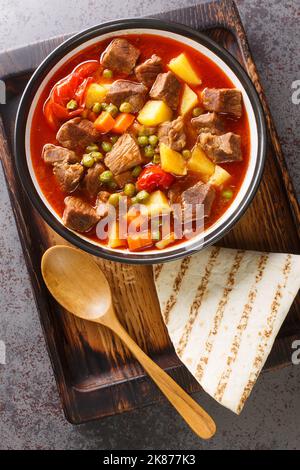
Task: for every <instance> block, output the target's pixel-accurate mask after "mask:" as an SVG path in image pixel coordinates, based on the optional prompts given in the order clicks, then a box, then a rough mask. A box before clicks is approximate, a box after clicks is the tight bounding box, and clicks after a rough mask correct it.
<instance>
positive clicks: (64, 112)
mask: <svg viewBox="0 0 300 470" xmlns="http://www.w3.org/2000/svg"><path fill="white" fill-rule="evenodd" d="M52 112H53V113H54V115H55V116H56V117H57V118H58V119H72V118H74V117H76V116H79V115H80V114H81V113H82V108H78V109H74V111H69V110H68V109H67V108H66V107H65V106H61V105H60V104H57V103H54V102H53V103H52Z"/></svg>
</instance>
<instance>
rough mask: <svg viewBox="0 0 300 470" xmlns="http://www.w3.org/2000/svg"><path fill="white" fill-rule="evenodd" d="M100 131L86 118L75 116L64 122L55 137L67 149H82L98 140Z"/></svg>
mask: <svg viewBox="0 0 300 470" xmlns="http://www.w3.org/2000/svg"><path fill="white" fill-rule="evenodd" d="M99 137H100V133H99V132H98V131H97V130H96V129H95V127H94V125H93V123H92V122H91V121H89V120H88V119H81V118H80V117H76V118H74V119H70V120H69V121H67V122H65V123H64V124H63V125H62V126H61V127H60V129H59V131H58V133H57V135H56V139H57V140H58V142H59V143H60V144H61V145H62V146H63V147H66V148H68V149H71V150H73V149H84V148H85V147H87V146H88V145H90V144H92V143H93V142H96V141H97V140H99Z"/></svg>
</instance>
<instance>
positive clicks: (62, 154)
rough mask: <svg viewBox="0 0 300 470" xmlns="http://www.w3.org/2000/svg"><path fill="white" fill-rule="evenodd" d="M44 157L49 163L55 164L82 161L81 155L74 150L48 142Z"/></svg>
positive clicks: (45, 146) (43, 152) (44, 148)
mask: <svg viewBox="0 0 300 470" xmlns="http://www.w3.org/2000/svg"><path fill="white" fill-rule="evenodd" d="M42 158H43V160H44V162H45V163H47V164H48V165H54V163H62V162H64V161H65V162H68V163H77V162H79V161H80V157H78V156H77V155H76V153H75V152H73V150H68V149H65V148H64V147H59V146H58V145H53V144H46V145H44V147H43V151H42Z"/></svg>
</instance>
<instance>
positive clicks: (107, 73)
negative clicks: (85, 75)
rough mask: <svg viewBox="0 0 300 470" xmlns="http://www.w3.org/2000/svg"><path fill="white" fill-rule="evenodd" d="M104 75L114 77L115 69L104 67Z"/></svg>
mask: <svg viewBox="0 0 300 470" xmlns="http://www.w3.org/2000/svg"><path fill="white" fill-rule="evenodd" d="M102 75H103V77H104V78H112V77H113V71H112V70H110V69H104V70H103V72H102Z"/></svg>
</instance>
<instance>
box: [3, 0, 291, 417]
mask: <svg viewBox="0 0 300 470" xmlns="http://www.w3.org/2000/svg"><path fill="white" fill-rule="evenodd" d="M157 16H158V17H160V18H165V19H167V20H171V21H175V22H178V23H184V24H187V25H189V26H191V27H193V28H195V29H198V30H201V31H205V32H206V33H207V34H208V35H209V36H211V37H212V38H213V39H214V40H215V41H217V42H218V43H219V44H221V45H223V46H224V47H225V48H226V49H227V50H228V51H229V52H231V54H233V55H234V56H235V57H236V58H237V59H238V60H239V62H240V63H241V64H242V65H243V67H244V68H245V69H246V70H247V72H248V74H249V75H250V77H251V79H252V81H253V83H254V84H255V86H256V89H257V91H258V92H259V94H260V98H261V101H262V104H263V107H264V111H265V115H266V119H267V124H268V129H269V146H268V156H267V163H266V168H265V173H264V177H263V181H262V183H261V186H260V189H259V191H258V193H257V195H256V197H255V199H254V201H253V202H252V204H251V207H250V208H249V209H248V210H247V212H246V214H245V215H244V216H243V218H242V219H241V220H240V222H239V223H238V224H237V225H236V226H235V228H234V229H233V230H232V231H231V232H230V233H229V234H228V235H227V236H226V237H225V238H224V239H223V240H222V241H221V242H220V244H221V245H222V246H228V247H235V248H245V249H256V250H267V251H275V252H292V253H300V243H299V227H300V224H299V221H300V215H299V207H298V204H297V200H296V197H295V194H294V191H293V188H292V184H291V181H290V179H289V175H288V172H287V169H286V164H285V161H284V157H283V155H282V152H281V148H280V144H279V141H278V137H277V134H276V131H275V129H274V125H273V121H272V118H271V115H270V111H269V108H268V105H267V102H266V99H265V96H264V93H263V90H262V87H261V84H260V81H259V77H258V75H257V70H256V67H255V64H254V62H253V59H252V57H251V54H250V51H249V46H248V43H247V39H246V36H245V32H244V29H243V26H242V23H241V20H240V17H239V14H238V11H237V9H236V6H235V4H234V2H232V1H225V0H223V1H220V2H213V3H206V4H201V5H197V6H194V7H190V8H185V9H182V10H175V11H171V12H168V13H164V14H161V15H157ZM96 21H97V19H96V18H95V22H96ZM99 22H101V18H99ZM64 39H66V37H58V38H54V39H50V40H48V41H43V42H39V43H36V44H33V45H29V46H26V47H23V48H19V49H16V50H12V51H9V52H6V53H2V54H0V78H2V79H3V80H4V81H5V83H6V86H7V104H6V105H0V113H1V118H2V119H1V121H0V153H1V159H2V164H3V168H4V172H5V177H6V181H7V185H8V189H9V193H10V198H11V203H12V207H13V211H14V215H15V219H16V223H17V226H18V230H19V236H20V240H21V243H22V246H23V250H24V257H25V259H26V263H27V267H28V270H29V274H30V277H31V282H32V286H33V290H34V293H35V298H36V303H37V307H38V311H39V314H40V319H41V323H42V326H43V329H44V334H45V338H46V342H47V346H48V351H49V354H50V358H51V361H52V365H53V370H54V373H55V377H56V380H57V384H58V388H59V392H60V396H61V400H62V404H63V408H64V411H65V414H66V417H67V419H68V420H69V421H71V422H72V423H82V422H85V421H89V420H91V419H97V418H101V417H103V416H107V415H112V414H116V413H121V412H123V411H127V410H131V409H134V408H136V407H139V406H142V405H146V404H150V403H152V402H155V401H156V400H158V399H161V398H162V397H161V394H160V392H159V391H158V389H157V388H156V387H155V385H153V383H152V382H151V381H150V380H149V379H148V378H147V377H146V376H145V375H144V372H143V370H142V369H141V367H140V366H139V364H137V362H136V361H135V360H134V359H133V358H132V357H131V355H130V354H129V352H128V351H127V350H126V349H125V348H124V347H123V345H122V344H121V342H120V341H119V340H118V339H117V338H115V337H114V336H113V335H112V334H111V333H110V332H109V331H108V330H105V329H104V328H101V327H97V326H94V325H92V324H88V323H84V322H83V321H81V320H79V319H76V318H74V317H73V316H71V315H67V316H66V315H64V314H62V309H61V307H60V306H59V305H58V304H57V303H56V302H55V301H54V300H53V299H52V298H51V296H50V295H49V294H48V292H47V290H46V288H45V286H44V284H43V280H42V278H41V272H40V260H41V256H42V254H43V252H44V251H45V250H46V249H47V248H48V247H50V246H52V245H54V244H57V243H66V242H64V240H63V239H62V238H60V237H59V236H58V235H57V234H56V233H55V232H53V230H51V229H50V228H49V227H48V226H47V225H46V224H45V223H44V222H43V220H42V219H41V217H40V216H39V215H38V213H37V212H36V211H35V210H34V209H33V208H32V207H31V205H30V203H29V201H28V199H27V197H26V195H25V194H24V192H23V190H22V187H21V184H20V181H18V178H17V175H16V172H15V168H14V165H13V159H12V145H11V142H12V135H13V126H14V121H15V113H16V107H17V105H18V102H19V99H20V96H21V93H22V91H23V89H24V87H25V85H26V83H27V81H28V79H29V78H30V76H31V73H32V71H33V70H34V69H35V68H36V67H37V66H38V65H39V64H40V62H41V61H42V60H43V59H44V57H45V56H46V55H47V54H49V53H50V52H51V51H52V50H53V49H54V48H55V47H56V46H58V45H59V44H60V43H61V42H62V41H63V40H64ZM297 230H298V232H297ZM98 262H99V265H100V266H101V268H102V269H103V270H104V271H105V273H106V275H107V277H108V279H109V282H110V284H111V286H112V289H113V293H114V299H115V306H116V310H117V313H118V315H119V317H120V319H121V321H122V323H123V325H124V326H125V328H127V329H128V331H129V333H130V334H131V335H132V336H133V337H134V338H135V339H136V341H137V342H138V344H139V345H140V346H141V347H142V348H143V349H144V350H145V351H146V352H147V353H148V354H150V355H151V356H152V358H153V359H154V360H155V361H157V363H158V364H159V365H160V366H162V367H163V368H164V369H166V370H168V372H170V374H171V375H172V376H173V377H174V378H175V380H177V381H178V382H179V383H180V384H181V385H183V386H184V387H185V388H186V389H187V390H188V391H189V392H195V391H197V390H199V385H198V384H197V383H196V381H195V380H194V379H193V377H192V376H191V375H190V374H189V372H188V371H187V370H186V369H185V367H184V366H183V365H182V364H181V363H180V361H179V360H178V358H177V357H176V355H175V353H174V350H173V347H172V345H171V343H170V340H169V337H168V334H167V332H166V329H165V327H164V324H163V322H162V319H161V316H160V310H159V305H158V300H157V297H156V293H155V289H154V284H153V279H152V270H151V267H149V266H132V265H124V264H120V263H114V262H110V261H104V260H100V259H99V260H98ZM299 334H300V300H299V297H298V298H297V299H296V301H295V302H294V304H293V307H292V308H291V310H290V312H289V315H288V317H287V319H286V321H285V323H284V325H283V327H282V329H281V331H280V333H279V336H278V338H277V340H276V342H275V345H274V347H273V350H272V353H271V355H270V356H269V360H268V362H267V365H266V367H267V368H276V367H278V366H283V365H285V364H288V363H289V361H290V357H291V352H292V350H291V343H292V341H293V339H296V338H297V337H298V338H299Z"/></svg>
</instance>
